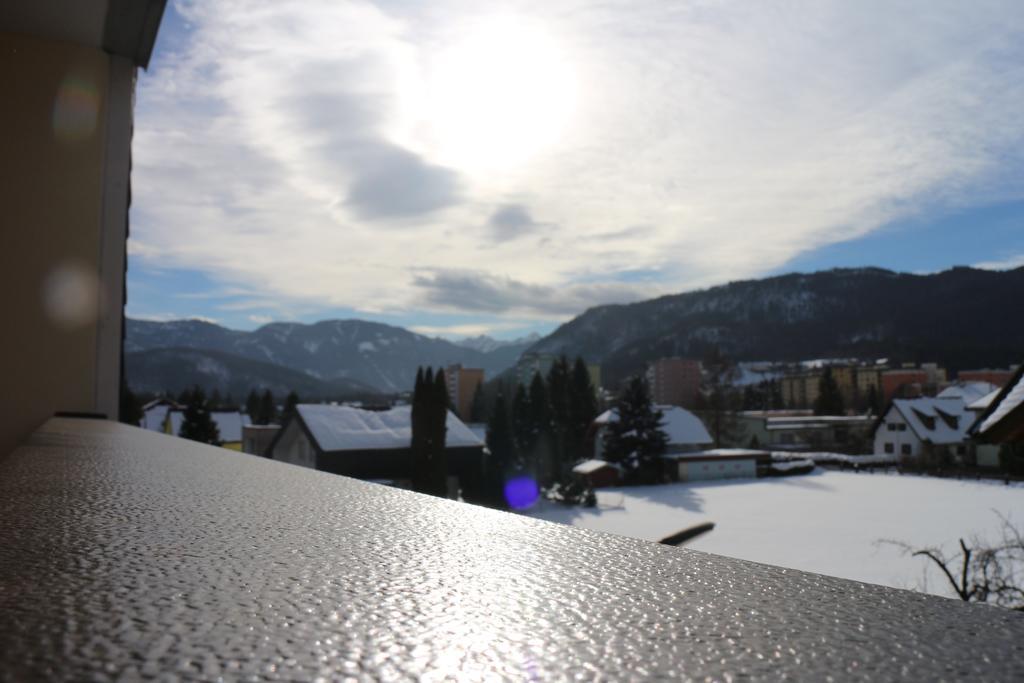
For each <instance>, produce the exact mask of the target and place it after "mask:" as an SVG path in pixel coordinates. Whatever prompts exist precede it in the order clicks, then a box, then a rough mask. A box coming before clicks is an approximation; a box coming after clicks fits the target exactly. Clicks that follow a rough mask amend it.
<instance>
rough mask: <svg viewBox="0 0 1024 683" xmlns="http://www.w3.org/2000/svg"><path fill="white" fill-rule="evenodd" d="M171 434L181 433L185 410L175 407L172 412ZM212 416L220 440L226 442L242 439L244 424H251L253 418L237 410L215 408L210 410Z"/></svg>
mask: <svg viewBox="0 0 1024 683" xmlns="http://www.w3.org/2000/svg"><path fill="white" fill-rule="evenodd" d="M170 417H171V434H180V433H181V423H182V422H184V421H185V411H184V410H180V409H177V408H175V409H174V410H172V411H171V413H170ZM210 418H212V419H213V421H214V422H215V423H216V425H217V431H218V432H219V433H220V440H221V441H225V442H231V441H241V440H242V425H251V424H252V420H251V419H249V416H248V415H246V414H245V413H240V412H238V411H237V410H214V411H211V412H210Z"/></svg>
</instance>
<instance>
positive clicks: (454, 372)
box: [444, 365, 484, 422]
mask: <svg viewBox="0 0 1024 683" xmlns="http://www.w3.org/2000/svg"><path fill="white" fill-rule="evenodd" d="M444 377H445V381H447V382H448V400H449V401H451V404H452V407H453V408H454V409H455V414H456V415H458V416H459V418H460V419H462V420H466V421H467V422H468V421H469V420H470V416H469V415H470V413H471V412H472V408H473V398H474V397H475V396H476V391H477V389H478V388H479V387H480V385H482V384H483V383H484V371H483V370H481V369H479V368H464V367H462V366H461V365H449V366H448V368H447V369H446V370H445V371H444Z"/></svg>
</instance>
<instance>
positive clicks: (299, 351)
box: [124, 318, 527, 393]
mask: <svg viewBox="0 0 1024 683" xmlns="http://www.w3.org/2000/svg"><path fill="white" fill-rule="evenodd" d="M526 345H527V344H525V343H523V344H520V345H503V346H500V348H497V349H495V350H494V351H492V352H488V353H484V352H480V351H476V350H474V349H469V348H464V347H461V346H458V345H456V344H454V343H452V342H449V341H447V340H443V339H438V338H431V337H427V336H424V335H421V334H417V333H415V332H412V331H410V330H406V329H405V328H401V327H396V326H393V325H387V324H384V323H376V322H370V321H366V320H358V319H347V320H322V321H319V322H316V323H309V324H307V323H295V322H273V323H268V324H266V325H262V326H260V327H259V328H257V329H255V330H252V331H242V330H232V329H229V328H227V327H223V326H221V325H217V324H215V323H211V322H208V321H203V320H196V319H192V320H176V321H167V322H157V321H147V320H137V319H133V318H129V319H128V320H127V321H126V334H125V346H124V350H125V354H126V355H128V354H134V353H144V352H149V351H153V350H156V349H170V348H176V349H193V350H208V351H215V352H217V353H221V354H228V355H230V356H234V357H237V358H240V359H246V360H250V361H259V362H264V363H268V364H271V365H274V366H279V367H282V368H288V369H291V370H295V371H298V372H301V373H303V374H305V375H308V376H310V377H313V378H315V379H318V380H322V381H326V382H334V381H338V380H350V381H353V382H355V383H358V384H361V385H365V386H367V387H370V388H372V389H374V390H376V391H378V392H382V393H394V392H401V391H407V390H409V389H411V388H412V385H413V382H414V380H415V377H416V369H417V368H418V367H419V366H422V365H429V366H434V367H437V366H446V365H450V364H453V363H462V364H463V365H466V366H469V367H480V368H483V369H484V370H485V372H486V373H487V374H488V375H495V374H498V373H500V372H501V371H502V370H505V369H506V368H507V367H509V366H510V365H512V364H514V363H515V361H516V359H517V358H518V357H519V354H520V353H521V352H522V350H523V349H524V348H525V347H526ZM133 367H134V368H135V369H136V370H138V371H139V372H144V371H145V368H146V366H145V365H143V364H141V363H136V364H135V365H134V366H133ZM126 376H127V378H128V380H129V383H132V382H134V383H135V384H138V385H143V384H147V383H149V378H148V377H146V376H145V374H143V375H138V376H134V375H133V374H132V373H131V372H127V373H126Z"/></svg>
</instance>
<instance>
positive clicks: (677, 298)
mask: <svg viewBox="0 0 1024 683" xmlns="http://www.w3.org/2000/svg"><path fill="white" fill-rule="evenodd" d="M1022 312H1024V268H1017V269H1016V270H1011V271H1004V272H995V271H988V270H977V269H973V268H964V267H959V268H953V269H951V270H948V271H945V272H942V273H936V274H932V275H911V274H906V273H894V272H892V271H888V270H883V269H880V268H857V269H836V270H830V271H823V272H819V273H810V274H790V275H781V276H778V277H771V278H766V279H763V280H747V281H742V282H733V283H730V284H727V285H723V286H720V287H713V288H711V289H706V290H701V291H695V292H688V293H685V294H674V295H670V296H664V297H660V298H658V299H652V300H649V301H642V302H639V303H634V304H628V305H612V306H598V307H595V308H592V309H590V310H588V311H586V312H585V313H583V314H582V315H580V316H578V317H576V318H574V319H573V320H571V321H569V322H567V323H565V324H564V325H562V326H561V327H559V328H558V329H557V330H555V331H554V332H553V333H552V334H550V335H548V336H547V337H545V338H544V339H542V340H540V341H539V342H537V343H536V344H534V345H533V346H532V347H531V348H530V349H529V350H530V351H538V352H545V353H556V354H557V353H565V354H567V355H569V356H574V355H577V354H579V355H583V356H584V357H585V358H586V359H587V360H588V361H590V362H597V363H601V365H602V371H603V375H604V378H605V379H606V381H608V382H609V383H610V384H612V383H614V382H616V381H618V380H620V379H622V378H623V377H625V376H627V375H629V374H632V373H635V372H638V371H639V370H641V369H642V368H643V367H644V365H645V364H646V363H647V362H649V361H651V360H654V359H656V358H660V357H663V356H673V355H681V356H691V357H698V358H699V357H701V356H702V355H703V354H704V353H705V352H707V351H708V350H709V349H710V348H711V347H713V346H718V347H719V348H720V349H721V350H722V351H723V352H725V353H727V354H728V355H730V356H732V357H734V358H736V359H738V360H766V361H797V360H803V359H807V358H835V357H861V358H877V357H889V358H891V359H893V360H904V361H938V362H940V363H942V364H944V365H946V366H947V367H949V368H950V369H954V370H955V369H958V368H967V367H986V366H989V367H1005V366H1006V365H1008V364H1011V363H1019V362H1021V360H1024V358H1022V356H1021V354H1022V353H1024V315H1021V313H1022Z"/></svg>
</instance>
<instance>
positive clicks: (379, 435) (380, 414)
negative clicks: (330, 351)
mask: <svg viewBox="0 0 1024 683" xmlns="http://www.w3.org/2000/svg"><path fill="white" fill-rule="evenodd" d="M297 410H298V413H299V417H300V418H301V419H302V421H303V422H305V423H306V427H307V428H308V429H309V433H310V434H311V435H312V437H313V438H314V439H315V440H316V442H317V445H318V446H319V447H320V449H321V450H323V451H325V452H331V451H354V450H389V449H394V448H408V447H409V446H410V444H411V443H412V406H397V407H395V408H392V409H391V410H382V411H376V410H362V409H360V408H352V407H350V406H332V405H314V404H299V406H298V407H297ZM446 425H447V427H448V432H447V434H446V436H445V445H446V446H447V447H448V448H465V447H481V446H483V445H484V442H483V441H482V440H481V439H480V438H478V437H477V436H476V434H474V433H473V432H472V430H470V429H469V427H467V426H466V425H465V424H463V423H462V421H461V420H459V418H457V417H456V416H455V413H453V412H451V411H450V410H449V411H448V420H447V423H446Z"/></svg>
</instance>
